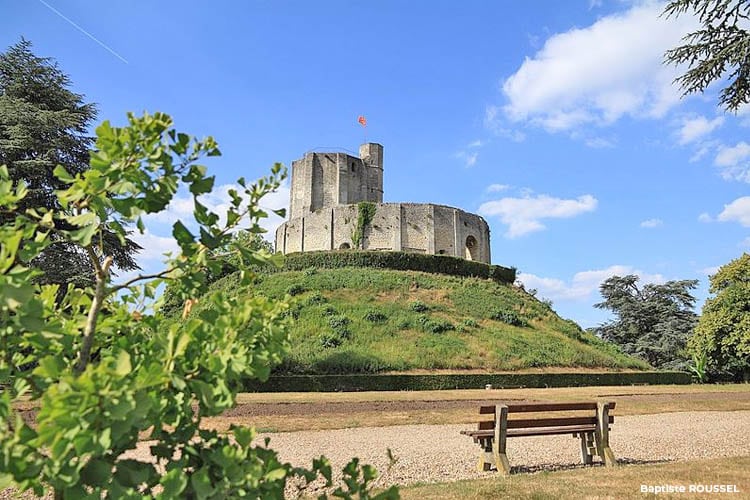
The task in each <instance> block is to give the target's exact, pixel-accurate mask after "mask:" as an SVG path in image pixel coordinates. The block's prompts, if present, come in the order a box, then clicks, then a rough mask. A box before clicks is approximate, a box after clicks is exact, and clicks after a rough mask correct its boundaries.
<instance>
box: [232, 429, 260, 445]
mask: <svg viewBox="0 0 750 500" xmlns="http://www.w3.org/2000/svg"><path fill="white" fill-rule="evenodd" d="M232 431H233V432H234V439H236V440H237V444H239V445H240V446H241V447H242V448H247V447H248V446H249V445H250V443H251V442H252V440H253V437H255V432H253V430H252V429H250V428H248V427H242V426H232Z"/></svg>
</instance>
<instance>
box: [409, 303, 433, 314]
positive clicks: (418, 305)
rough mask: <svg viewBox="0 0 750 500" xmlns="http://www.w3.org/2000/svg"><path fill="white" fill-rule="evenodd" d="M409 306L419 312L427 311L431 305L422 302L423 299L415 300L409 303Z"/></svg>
mask: <svg viewBox="0 0 750 500" xmlns="http://www.w3.org/2000/svg"><path fill="white" fill-rule="evenodd" d="M409 307H410V308H411V310H412V311H414V312H418V313H421V312H425V311H428V310H429V309H430V308H429V306H428V305H427V304H425V303H424V302H422V301H421V300H415V301H414V302H412V303H411V304H409Z"/></svg>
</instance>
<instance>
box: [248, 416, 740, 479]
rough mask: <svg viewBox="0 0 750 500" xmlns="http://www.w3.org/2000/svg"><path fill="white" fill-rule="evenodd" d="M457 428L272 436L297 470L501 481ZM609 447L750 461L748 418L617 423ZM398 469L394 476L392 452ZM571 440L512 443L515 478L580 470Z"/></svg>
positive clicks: (632, 459) (653, 459)
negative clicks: (361, 468)
mask: <svg viewBox="0 0 750 500" xmlns="http://www.w3.org/2000/svg"><path fill="white" fill-rule="evenodd" d="M466 428H467V426H466V425H463V424H458V425H405V426H395V427H364V428H356V429H341V430H329V431H303V432H289V433H279V434H266V435H263V436H262V437H269V438H270V439H271V442H270V446H271V447H272V448H274V449H275V450H276V451H278V452H279V454H280V456H281V458H282V459H283V460H285V461H289V462H291V463H292V464H293V465H298V466H305V465H308V464H310V463H312V459H313V458H315V457H319V456H320V455H321V454H323V455H326V456H327V457H328V458H329V460H331V462H332V464H333V466H334V470H338V469H341V467H343V465H344V464H346V462H347V461H348V460H349V459H350V458H351V457H354V456H357V457H359V458H360V460H361V461H362V462H363V463H369V464H372V465H374V466H376V467H377V468H378V470H379V471H381V477H380V478H378V484H379V485H390V484H411V483H416V482H441V481H455V480H459V479H469V478H477V477H483V476H488V475H493V474H496V473H495V472H484V473H480V472H477V471H476V469H475V467H476V462H477V459H478V457H479V455H478V454H479V446H478V445H476V444H474V443H473V441H472V439H471V438H470V437H468V436H463V435H460V434H459V431H461V430H463V429H466ZM610 446H611V448H612V451H613V452H614V454H615V456H616V457H617V459H618V460H619V461H620V462H621V463H622V462H624V463H658V462H665V461H670V460H690V459H699V458H712V457H725V456H743V455H750V412H748V411H734V412H680V413H661V414H656V415H636V416H621V417H615V423H614V424H613V426H612V430H611V432H610ZM387 448H390V449H391V452H392V454H393V456H394V457H395V458H396V459H397V461H396V463H395V464H394V465H393V466H391V468H390V470H389V469H388V464H389V460H388V457H387V455H386V449H387ZM579 453H580V447H579V443H578V439H576V438H573V437H572V436H544V437H522V438H512V439H509V440H508V459H509V461H510V464H511V468H512V472H534V471H538V470H559V469H566V468H573V467H582V465H581V461H580V455H579Z"/></svg>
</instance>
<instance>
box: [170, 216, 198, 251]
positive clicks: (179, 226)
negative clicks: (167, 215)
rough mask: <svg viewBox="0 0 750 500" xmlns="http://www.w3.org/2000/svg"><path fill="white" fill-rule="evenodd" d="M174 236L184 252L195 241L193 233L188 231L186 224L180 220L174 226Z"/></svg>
mask: <svg viewBox="0 0 750 500" xmlns="http://www.w3.org/2000/svg"><path fill="white" fill-rule="evenodd" d="M172 236H174V239H176V240H177V243H179V245H180V247H181V248H182V249H183V250H184V249H185V247H187V246H189V245H190V244H192V243H193V242H194V241H195V237H194V236H193V235H192V233H191V232H190V231H188V228H186V227H185V224H183V223H182V221H179V220H178V221H177V222H175V223H174V225H173V226H172Z"/></svg>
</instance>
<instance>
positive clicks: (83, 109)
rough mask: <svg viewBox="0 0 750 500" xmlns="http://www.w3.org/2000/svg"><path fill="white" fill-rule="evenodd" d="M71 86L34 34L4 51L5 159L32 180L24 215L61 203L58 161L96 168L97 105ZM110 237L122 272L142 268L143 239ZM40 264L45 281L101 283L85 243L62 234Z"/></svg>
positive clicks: (16, 176)
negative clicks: (92, 131)
mask: <svg viewBox="0 0 750 500" xmlns="http://www.w3.org/2000/svg"><path fill="white" fill-rule="evenodd" d="M70 86H71V82H70V78H69V77H68V76H67V75H66V74H65V73H63V72H62V71H61V70H60V69H59V68H58V66H57V64H56V63H55V62H54V61H53V60H52V59H49V58H45V57H38V56H36V55H35V54H34V53H33V52H32V50H31V42H29V41H28V40H25V39H21V41H19V42H18V43H16V44H15V45H13V46H11V47H9V48H8V50H7V51H6V52H4V53H0V165H6V166H7V168H8V173H9V174H10V177H11V179H12V180H13V181H14V182H18V181H20V180H23V181H25V182H26V184H27V186H28V195H27V196H26V198H24V200H23V201H22V202H21V203H20V204H19V206H18V207H17V211H18V212H20V213H23V212H25V211H26V210H28V209H39V208H47V209H53V210H60V209H61V207H60V203H59V201H58V200H57V197H56V196H55V191H56V190H59V189H64V188H65V187H66V184H65V183H63V182H62V181H60V180H59V179H58V178H57V177H55V176H54V175H53V173H52V172H53V170H54V168H55V167H56V166H57V165H61V166H63V167H64V168H65V170H66V171H68V172H69V173H70V174H72V175H75V174H77V173H80V172H83V171H85V170H86V169H88V164H89V149H90V148H91V147H92V146H93V139H92V138H91V137H90V136H89V135H88V127H89V126H90V125H91V123H92V122H93V120H94V119H95V118H96V107H95V106H94V104H91V103H86V102H84V97H83V96H82V95H80V94H76V93H75V92H73V91H71V90H70ZM13 217H14V215H13V214H10V215H6V216H5V218H7V219H9V220H12V218H13ZM0 222H5V221H0ZM60 229H65V228H60ZM102 238H103V240H104V241H103V242H102V243H103V244H104V246H106V247H108V248H110V249H111V253H112V255H113V257H114V261H115V265H116V266H117V267H118V268H119V269H120V270H132V269H137V267H138V266H137V265H136V263H135V261H134V259H133V254H134V253H135V252H137V251H138V249H139V248H140V247H139V246H138V245H137V244H136V243H134V242H133V241H130V240H127V239H126V240H125V241H123V242H121V241H119V240H118V238H117V237H115V235H114V233H112V232H104V233H103V236H102ZM34 266H35V267H37V268H39V269H41V270H42V271H43V272H44V275H43V276H42V277H40V278H39V279H40V281H41V282H43V283H59V284H63V285H66V284H68V283H73V284H75V285H76V286H85V285H88V284H91V283H92V282H93V281H92V280H93V269H92V267H91V264H90V262H89V259H88V257H87V256H86V255H84V253H83V249H82V248H80V247H79V246H77V245H75V244H73V243H70V242H67V241H64V240H62V239H58V240H57V241H56V242H55V243H54V244H53V245H51V246H50V247H48V248H47V249H45V251H44V252H43V253H42V254H41V255H39V256H38V257H37V258H36V260H35V262H34Z"/></svg>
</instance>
